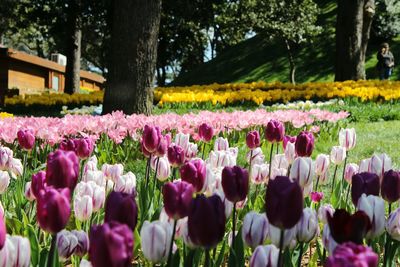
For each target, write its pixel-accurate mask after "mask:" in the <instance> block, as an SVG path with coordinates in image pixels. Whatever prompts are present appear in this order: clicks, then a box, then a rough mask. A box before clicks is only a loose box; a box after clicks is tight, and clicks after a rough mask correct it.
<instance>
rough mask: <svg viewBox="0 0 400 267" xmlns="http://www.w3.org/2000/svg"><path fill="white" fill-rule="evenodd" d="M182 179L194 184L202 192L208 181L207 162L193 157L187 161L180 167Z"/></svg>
mask: <svg viewBox="0 0 400 267" xmlns="http://www.w3.org/2000/svg"><path fill="white" fill-rule="evenodd" d="M179 171H180V174H181V178H182V181H185V182H188V183H190V184H192V185H193V188H194V190H195V191H196V192H202V191H203V189H204V184H205V182H206V174H207V169H206V164H205V163H204V161H203V160H201V159H193V160H191V161H188V162H186V163H185V164H184V165H183V166H182V167H181V168H180V170H179Z"/></svg>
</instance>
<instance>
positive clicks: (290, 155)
mask: <svg viewBox="0 0 400 267" xmlns="http://www.w3.org/2000/svg"><path fill="white" fill-rule="evenodd" d="M285 157H286V160H287V161H288V162H289V164H292V163H293V161H294V159H295V158H296V150H295V144H294V143H287V145H286V148H285Z"/></svg>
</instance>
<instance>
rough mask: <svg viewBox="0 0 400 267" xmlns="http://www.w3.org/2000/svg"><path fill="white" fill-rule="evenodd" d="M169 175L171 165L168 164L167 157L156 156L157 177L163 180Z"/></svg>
mask: <svg viewBox="0 0 400 267" xmlns="http://www.w3.org/2000/svg"><path fill="white" fill-rule="evenodd" d="M170 175H171V165H170V164H169V161H168V158H166V157H161V158H158V168H157V179H158V180H160V181H161V182H163V181H165V180H167V179H168V177H169V176H170Z"/></svg>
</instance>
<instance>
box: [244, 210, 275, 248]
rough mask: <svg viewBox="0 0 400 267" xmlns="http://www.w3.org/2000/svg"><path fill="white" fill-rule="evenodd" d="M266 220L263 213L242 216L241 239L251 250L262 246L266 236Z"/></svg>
mask: <svg viewBox="0 0 400 267" xmlns="http://www.w3.org/2000/svg"><path fill="white" fill-rule="evenodd" d="M268 228H269V224H268V220H267V216H265V213H262V214H260V213H257V212H254V211H250V212H249V213H247V214H246V216H244V219H243V227H242V239H243V241H244V243H246V244H247V245H248V246H250V247H251V248H255V247H257V246H258V245H262V244H263V243H264V241H265V239H266V238H267V234H268Z"/></svg>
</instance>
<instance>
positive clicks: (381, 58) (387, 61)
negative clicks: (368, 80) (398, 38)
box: [376, 43, 394, 80]
mask: <svg viewBox="0 0 400 267" xmlns="http://www.w3.org/2000/svg"><path fill="white" fill-rule="evenodd" d="M376 57H377V59H378V65H377V69H378V72H379V79H380V80H389V78H390V76H391V75H392V70H393V67H394V57H393V54H392V52H390V51H389V44H388V43H383V44H381V46H380V51H379V52H378V54H377V55H376Z"/></svg>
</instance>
